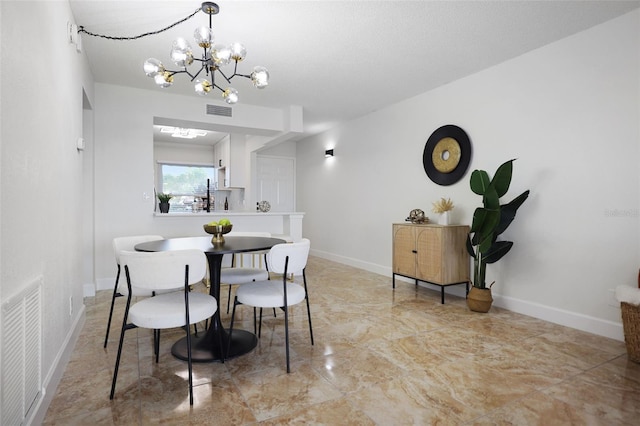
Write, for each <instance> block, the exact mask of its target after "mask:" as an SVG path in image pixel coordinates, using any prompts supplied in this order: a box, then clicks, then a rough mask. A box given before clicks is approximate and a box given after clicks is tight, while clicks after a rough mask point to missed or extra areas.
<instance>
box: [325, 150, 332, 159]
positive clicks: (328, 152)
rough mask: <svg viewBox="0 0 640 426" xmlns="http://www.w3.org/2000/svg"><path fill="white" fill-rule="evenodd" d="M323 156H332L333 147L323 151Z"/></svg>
mask: <svg viewBox="0 0 640 426" xmlns="http://www.w3.org/2000/svg"><path fill="white" fill-rule="evenodd" d="M324 157H325V158H329V157H333V149H328V150H326V151H325V152H324Z"/></svg>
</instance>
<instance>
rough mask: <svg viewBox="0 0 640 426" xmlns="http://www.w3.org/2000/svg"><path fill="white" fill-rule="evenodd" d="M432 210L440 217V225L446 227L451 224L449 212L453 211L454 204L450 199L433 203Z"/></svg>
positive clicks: (442, 199)
mask: <svg viewBox="0 0 640 426" xmlns="http://www.w3.org/2000/svg"><path fill="white" fill-rule="evenodd" d="M431 210H432V211H433V212H434V213H437V214H439V215H440V220H439V221H438V223H439V224H440V225H445V226H446V225H448V224H449V212H450V211H451V210H453V202H452V201H451V199H450V198H446V199H445V198H444V197H443V198H440V200H438V201H436V202H435V203H433V208H432V209H431Z"/></svg>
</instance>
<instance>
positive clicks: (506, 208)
mask: <svg viewBox="0 0 640 426" xmlns="http://www.w3.org/2000/svg"><path fill="white" fill-rule="evenodd" d="M528 197H529V190H526V191H524V192H523V193H522V194H520V195H518V196H517V197H516V198H514V199H513V200H511V201H510V202H509V203H507V204H505V205H503V206H501V207H500V224H499V225H498V227H497V228H496V230H495V232H496V236H498V235H500V234H502V233H503V232H504V231H505V230H506V229H507V228H508V227H509V225H511V222H513V219H515V217H516V211H517V210H518V208H520V206H521V205H522V203H524V202H525V201H526V199H527V198H528Z"/></svg>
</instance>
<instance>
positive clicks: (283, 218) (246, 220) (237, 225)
mask: <svg viewBox="0 0 640 426" xmlns="http://www.w3.org/2000/svg"><path fill="white" fill-rule="evenodd" d="M304 215H305V213H304V212H267V213H262V212H256V211H238V210H213V211H211V212H210V213H207V212H198V213H188V212H185V213H159V212H155V213H153V216H154V219H157V220H158V221H159V222H158V225H160V228H161V229H160V230H159V232H160V233H161V235H166V236H172V234H174V233H176V232H179V233H180V235H200V234H201V233H202V232H203V231H202V225H204V224H206V223H208V222H211V221H214V220H216V219H220V218H223V217H226V218H228V219H229V220H230V221H231V223H232V224H233V231H238V232H258V231H259V232H271V234H272V235H273V236H274V237H280V238H284V239H287V240H289V239H290V240H292V241H300V239H301V238H302V219H303V218H304ZM172 231H173V232H172ZM176 236H179V235H176Z"/></svg>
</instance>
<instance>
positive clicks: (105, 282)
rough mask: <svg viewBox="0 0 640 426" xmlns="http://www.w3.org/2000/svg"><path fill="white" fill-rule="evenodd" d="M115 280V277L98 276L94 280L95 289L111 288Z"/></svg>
mask: <svg viewBox="0 0 640 426" xmlns="http://www.w3.org/2000/svg"><path fill="white" fill-rule="evenodd" d="M123 274H124V272H123ZM115 282H116V277H109V278H98V279H97V280H96V291H100V290H113V285H114V283H115Z"/></svg>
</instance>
